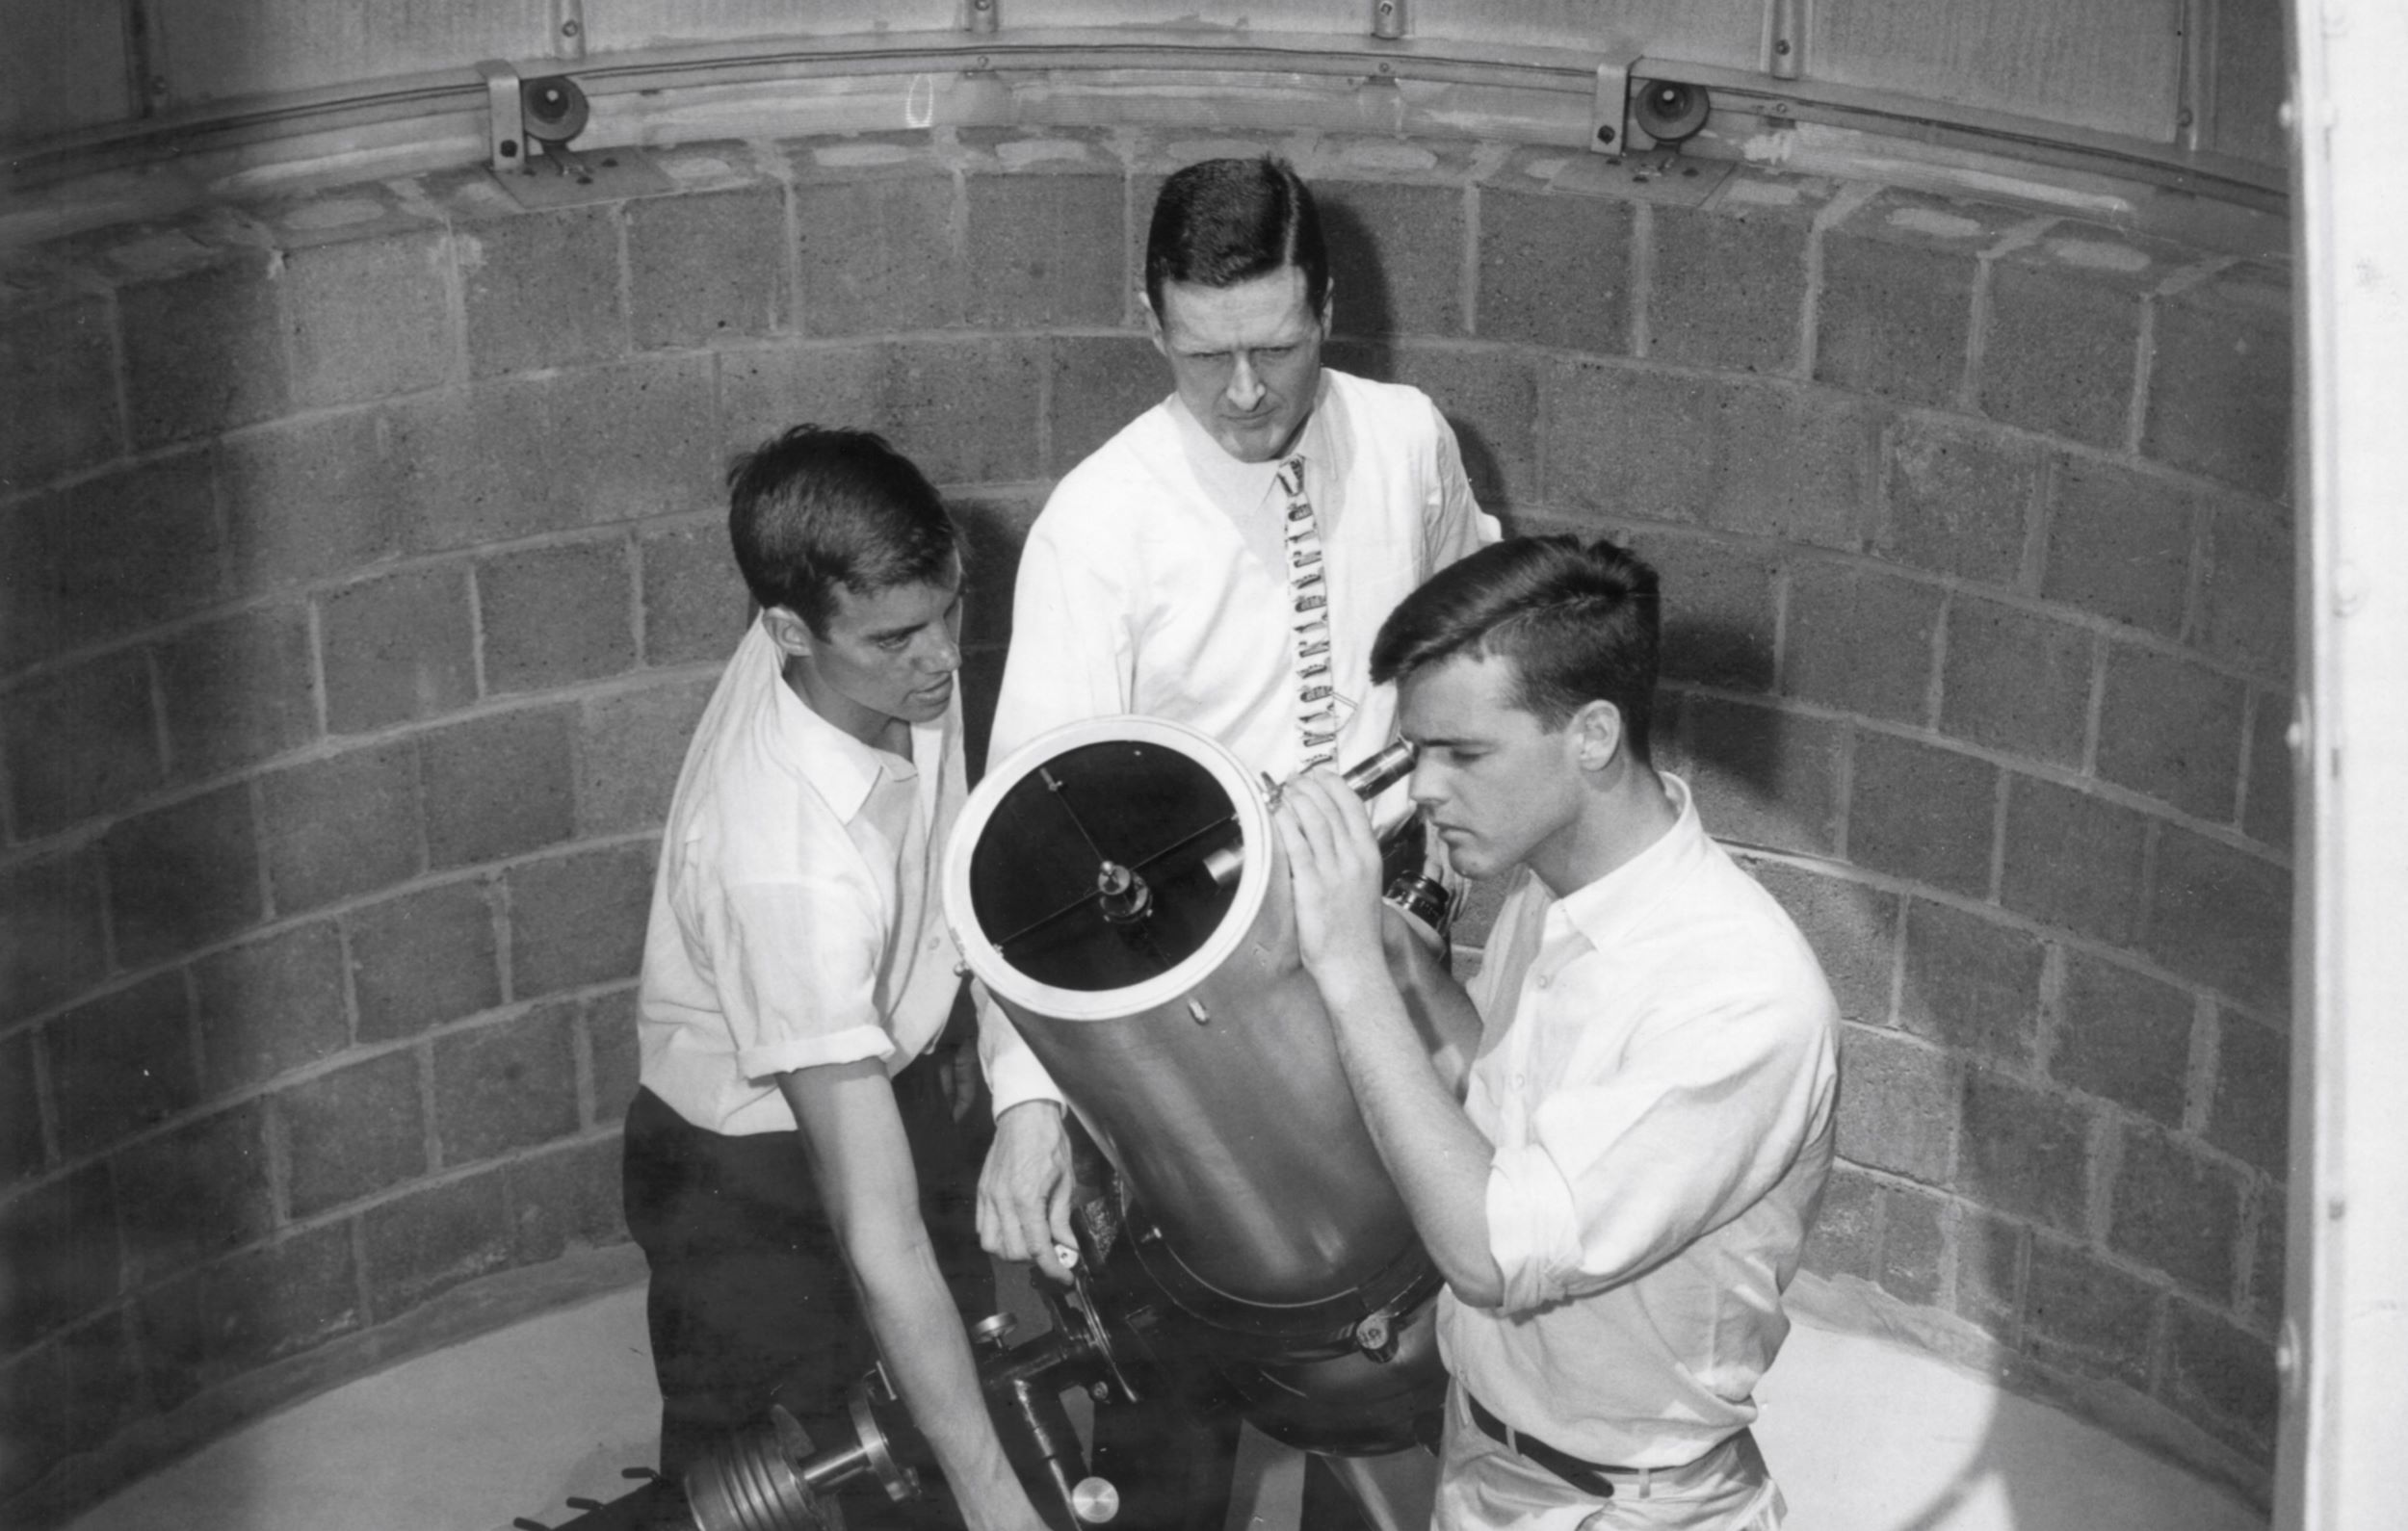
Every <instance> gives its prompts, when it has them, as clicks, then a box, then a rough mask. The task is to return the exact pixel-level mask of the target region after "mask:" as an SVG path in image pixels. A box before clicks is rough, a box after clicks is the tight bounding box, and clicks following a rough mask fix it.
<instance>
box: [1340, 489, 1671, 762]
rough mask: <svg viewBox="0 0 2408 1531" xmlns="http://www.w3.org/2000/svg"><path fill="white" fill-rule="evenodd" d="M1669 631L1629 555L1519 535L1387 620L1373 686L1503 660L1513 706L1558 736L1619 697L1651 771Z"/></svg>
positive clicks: (1631, 739)
mask: <svg viewBox="0 0 2408 1531" xmlns="http://www.w3.org/2000/svg"><path fill="white" fill-rule="evenodd" d="M1661 628H1662V600H1661V598H1660V597H1659V595H1658V593H1657V583H1656V571H1655V570H1654V569H1651V568H1649V567H1648V566H1647V564H1646V563H1645V562H1644V561H1642V560H1641V559H1639V558H1636V556H1634V555H1633V554H1632V553H1630V552H1629V551H1628V550H1627V549H1624V548H1620V547H1616V546H1615V545H1614V544H1613V543H1610V542H1608V541H1605V540H1603V539H1602V538H1601V539H1599V540H1598V541H1595V542H1592V543H1589V544H1587V545H1586V546H1583V545H1582V543H1581V541H1580V539H1579V538H1577V537H1571V536H1554V537H1514V538H1511V539H1508V540H1506V541H1504V542H1500V543H1497V544H1495V545H1494V546H1492V547H1486V548H1482V549H1480V550H1479V552H1477V553H1475V554H1472V555H1471V556H1470V557H1468V558H1463V559H1461V560H1460V561H1458V562H1455V563H1452V564H1449V565H1448V566H1447V567H1446V568H1444V569H1441V570H1439V571H1438V573H1436V574H1435V575H1433V576H1431V577H1430V579H1429V580H1428V581H1427V582H1426V584H1423V585H1422V587H1421V588H1420V589H1418V590H1415V591H1414V592H1413V593H1412V594H1411V595H1408V596H1406V597H1405V598H1404V600H1403V602H1402V603H1401V604H1400V605H1399V606H1398V608H1397V609H1396V610H1394V611H1391V612H1390V613H1388V620H1387V621H1385V622H1383V623H1381V624H1380V626H1379V636H1378V638H1377V639H1376V640H1375V641H1374V643H1373V645H1372V679H1373V680H1374V682H1385V681H1402V680H1404V679H1405V678H1407V677H1409V676H1410V675H1412V674H1413V672H1414V671H1416V670H1419V669H1422V668H1424V667H1425V666H1427V665H1431V664H1436V663H1440V662H1444V661H1446V660H1451V659H1454V658H1456V657H1458V656H1461V657H1465V658H1470V659H1474V660H1479V659H1484V658H1487V657H1489V656H1492V655H1493V656H1498V657H1501V658H1504V659H1507V660H1510V661H1511V662H1512V663H1513V675H1514V691H1513V698H1512V700H1513V705H1514V706H1516V707H1518V708H1520V709H1522V710H1523V711H1524V712H1527V713H1531V714H1536V716H1537V717H1538V719H1539V721H1540V722H1541V723H1543V724H1545V725H1546V726H1547V727H1548V728H1549V729H1551V730H1552V729H1559V728H1561V727H1563V725H1564V724H1566V723H1568V722H1570V721H1571V719H1572V715H1573V714H1575V713H1578V712H1579V711H1580V710H1581V709H1582V708H1583V707H1584V706H1586V705H1587V704H1588V703H1590V702H1592V701H1601V700H1602V701H1607V702H1611V703H1612V704H1613V705H1614V707H1615V709H1616V710H1617V711H1619V712H1620V713H1621V714H1622V738H1623V740H1624V741H1625V743H1626V744H1627V746H1628V747H1629V749H1630V752H1631V757H1632V758H1633V759H1634V760H1636V761H1637V762H1638V763H1639V764H1641V765H1647V764H1650V762H1651V756H1650V754H1649V750H1648V739H1647V733H1648V718H1649V714H1650V711H1651V708H1652V705H1653V701H1654V697H1655V691H1656V649H1657V643H1658V635H1659V632H1660V630H1661Z"/></svg>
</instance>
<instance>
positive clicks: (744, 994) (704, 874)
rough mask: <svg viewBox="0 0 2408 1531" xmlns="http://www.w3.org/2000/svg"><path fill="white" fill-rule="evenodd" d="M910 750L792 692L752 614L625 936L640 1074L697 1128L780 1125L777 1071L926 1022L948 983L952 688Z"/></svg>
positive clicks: (857, 1050) (956, 734)
mask: <svg viewBox="0 0 2408 1531" xmlns="http://www.w3.org/2000/svg"><path fill="white" fill-rule="evenodd" d="M911 754H912V758H911V760H909V761H905V760H903V758H901V757H900V756H896V755H892V754H888V753H886V752H885V751H882V750H878V749H875V748H873V747H871V746H870V745H868V744H864V743H862V742H861V741H860V740H856V739H854V738H853V737H852V736H851V735H849V734H847V733H845V732H844V731H843V730H841V729H839V728H837V727H836V726H835V725H834V724H832V723H830V722H828V721H827V720H826V719H824V718H823V717H821V716H820V715H819V714H817V713H814V712H813V711H812V710H811V709H810V708H809V707H808V706H806V705H805V704H804V703H803V701H802V698H801V697H799V696H798V695H797V694H795V692H794V690H793V689H792V688H789V687H788V686H787V685H786V682H785V679H784V676H783V674H782V670H781V656H780V655H779V653H778V650H777V646H776V644H775V643H774V642H773V641H772V639H771V637H770V636H769V632H768V630H767V629H766V628H765V627H764V626H763V625H762V624H761V623H759V622H758V621H756V622H755V623H754V624H753V626H752V628H751V630H750V631H749V632H747V633H746V635H745V638H744V641H743V642H742V643H741V644H740V645H738V647H737V650H736V655H735V658H734V659H732V660H731V661H729V662H728V665H727V669H726V671H725V673H724V674H722V675H721V676H720V684H719V688H718V689H717V690H716V691H714V692H713V693H712V696H711V701H710V705H709V706H708V707H706V708H705V709H704V711H703V714H702V720H701V722H700V723H699V724H698V725H696V727H695V730H694V741H693V743H692V744H691V745H689V746H688V748H687V751H686V764H685V766H684V768H683V770H681V771H680V772H679V775H678V779H677V791H676V794H675V796H674V798H673V799H672V800H671V802H670V805H669V813H668V828H667V834H666V835H665V836H664V837H663V842H662V847H661V865H660V869H659V872H658V873H657V875H656V877H655V879H654V882H653V888H652V911H651V918H650V921H649V923H648V925H647V926H646V929H645V932H644V952H643V977H642V981H641V986H640V988H639V991H638V1004H637V1011H638V1019H637V1028H638V1035H639V1039H640V1041H641V1050H642V1063H641V1077H642V1080H643V1083H644V1084H645V1085H646V1086H648V1087H649V1088H650V1089H651V1090H652V1092H653V1093H654V1094H656V1095H658V1096H660V1097H661V1099H662V1100H663V1101H665V1102H667V1103H668V1105H669V1106H670V1107H671V1108H672V1109H674V1110H675V1111H676V1112H677V1114H678V1115H679V1116H681V1117H683V1118H685V1119H686V1120H687V1121H688V1122H690V1123H692V1124H694V1126H696V1127H699V1128H704V1129H708V1130H711V1131H715V1132H722V1133H727V1134H730V1135H743V1134H747V1133H755V1132H772V1131H781V1130H791V1129H793V1128H794V1126H795V1118H794V1112H793V1111H792V1110H791V1109H790V1108H789V1107H788V1106H787V1104H786V1100H785V1097H784V1096H782V1095H781V1094H780V1093H779V1092H778V1089H777V1083H776V1076H777V1075H779V1074H782V1073H785V1072H787V1071H789V1070H793V1069H804V1068H811V1067H814V1066H816V1065H821V1064H830V1063H849V1062H853V1061H857V1060H859V1059H863V1058H880V1059H883V1060H885V1062H886V1065H887V1068H888V1070H889V1071H890V1072H892V1071H898V1070H900V1069H902V1068H903V1065H905V1064H907V1063H909V1062H910V1061H911V1060H912V1059H913V1058H915V1057H917V1056H918V1055H919V1054H920V1053H921V1052H922V1051H926V1050H927V1049H928V1048H929V1047H930V1046H932V1045H933V1044H934V1042H935V1040H936V1037H937V1035H938V1034H939V1033H940V1032H941V1031H943V1029H944V1026H945V1020H946V1016H947V1013H948V1012H949V1011H950V1009H951V1008H952V1005H953V1001H954V997H955V993H956V991H957V990H958V989H959V987H960V983H961V979H960V975H959V973H958V971H957V967H956V961H957V959H956V955H955V947H954V943H953V937H952V935H951V934H950V933H949V932H948V930H947V929H946V926H945V921H944V911H943V909H942V907H941V900H940V899H938V898H937V897H936V888H937V877H938V869H939V866H940V864H941V859H942V857H943V854H944V845H945V838H946V835H947V833H948V832H949V831H950V830H951V829H952V827H953V822H954V819H955V816H956V815H957V814H958V813H959V811H960V808H961V801H962V797H963V794H964V791H965V778H964V772H963V768H962V754H961V703H960V699H959V696H958V693H956V695H955V701H954V704H953V706H952V707H951V708H950V709H948V710H947V712H946V714H945V716H944V717H943V718H942V719H940V720H939V721H938V722H936V723H932V724H927V725H922V726H918V727H915V728H913V729H912V730H911Z"/></svg>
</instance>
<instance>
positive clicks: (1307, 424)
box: [1170, 367, 1336, 516]
mask: <svg viewBox="0 0 2408 1531" xmlns="http://www.w3.org/2000/svg"><path fill="white" fill-rule="evenodd" d="M1328 406H1329V369H1328V368H1327V367H1323V368H1322V371H1321V378H1320V380H1319V381H1318V382H1316V383H1315V384H1314V388H1313V412H1312V413H1311V414H1309V415H1307V416H1305V417H1304V428H1303V429H1302V430H1300V431H1298V432H1297V433H1296V445H1295V447H1293V448H1292V449H1290V451H1289V452H1288V454H1287V455H1288V456H1290V457H1293V456H1296V455H1299V454H1301V455H1302V456H1303V458H1304V459H1305V460H1306V461H1307V462H1309V463H1312V464H1314V465H1315V467H1316V469H1317V470H1318V471H1320V472H1322V473H1326V472H1328V471H1329V470H1331V469H1332V468H1334V467H1335V466H1336V464H1335V462H1334V461H1333V460H1332V459H1331V456H1330V442H1329V433H1328V431H1327V430H1326V429H1325V428H1323V422H1325V421H1326V420H1327V419H1328V416H1329V407H1328ZM1170 418H1171V420H1172V422H1173V423H1174V424H1176V426H1177V427H1178V430H1179V446H1180V449H1181V450H1182V451H1183V452H1185V453H1186V454H1187V459H1188V467H1189V468H1190V470H1191V471H1192V472H1193V473H1194V475H1195V481H1196V482H1197V483H1199V484H1201V485H1202V486H1203V489H1204V494H1205V497H1206V498H1208V499H1210V500H1211V501H1212V502H1213V504H1215V505H1217V506H1220V507H1221V509H1222V510H1224V511H1226V512H1228V513H1229V514H1230V515H1232V516H1237V515H1240V514H1243V512H1245V511H1249V510H1252V509H1253V508H1254V507H1255V506H1259V505H1261V504H1262V503H1263V499H1264V497H1265V496H1267V495H1269V493H1270V492H1271V480H1272V479H1273V478H1274V477H1275V476H1276V475H1277V474H1278V472H1279V465H1280V463H1282V462H1284V461H1286V460H1287V459H1286V457H1273V458H1271V459H1270V460H1269V462H1240V461H1239V460H1238V459H1237V458H1235V457H1233V456H1231V455H1229V454H1228V452H1227V451H1225V450H1224V449H1223V448H1222V447H1221V444H1220V443H1219V442H1217V441H1215V440H1214V439H1213V438H1212V434H1211V432H1209V431H1207V430H1206V429H1205V428H1204V427H1203V424H1202V422H1200V421H1198V420H1197V419H1196V418H1195V416H1194V415H1192V414H1191V413H1190V412H1189V410H1188V405H1187V402H1186V401H1185V400H1183V399H1181V398H1180V397H1179V396H1178V395H1177V394H1176V393H1174V394H1172V395H1171V396H1170Z"/></svg>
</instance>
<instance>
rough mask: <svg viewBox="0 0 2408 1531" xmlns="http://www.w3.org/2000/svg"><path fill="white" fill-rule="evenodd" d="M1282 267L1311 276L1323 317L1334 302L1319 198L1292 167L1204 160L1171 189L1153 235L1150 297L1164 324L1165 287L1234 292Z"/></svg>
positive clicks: (1173, 180)
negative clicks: (1174, 285)
mask: <svg viewBox="0 0 2408 1531" xmlns="http://www.w3.org/2000/svg"><path fill="white" fill-rule="evenodd" d="M1282 266H1294V267H1296V268H1297V269H1298V270H1300V271H1301V272H1304V300H1305V302H1306V303H1307V305H1309V306H1310V307H1311V309H1312V311H1313V313H1314V315H1315V317H1317V318H1318V317H1319V316H1320V314H1321V311H1322V304H1323V303H1324V302H1326V301H1327V300H1328V298H1329V252H1328V250H1327V249H1325V248H1324V247H1322V216H1321V211H1320V209H1318V208H1316V207H1315V206H1314V205H1313V193H1312V191H1311V189H1310V188H1308V187H1306V186H1305V184H1304V182H1303V180H1302V178H1301V177H1299V176H1298V175H1297V174H1296V167H1294V166H1292V165H1290V164H1289V163H1288V162H1287V161H1286V160H1283V159H1280V158H1277V157H1276V156H1274V155H1269V154H1266V155H1264V156H1263V157H1262V158H1261V159H1258V160H1204V161H1201V162H1199V163H1197V164H1194V165H1191V166H1189V167H1187V168H1186V169H1182V170H1179V171H1176V172H1174V173H1173V174H1172V175H1171V177H1170V179H1168V180H1166V181H1165V182H1164V183H1163V190H1162V195H1159V196H1157V197H1155V198H1154V221H1153V223H1152V225H1151V226H1150V227H1148V228H1147V230H1146V234H1145V298H1146V300H1147V301H1148V302H1150V303H1152V304H1153V305H1154V313H1155V315H1156V317H1158V318H1159V317H1160V316H1161V314H1162V311H1163V284H1164V283H1165V282H1191V283H1193V284H1195V285H1196V286H1198V287H1234V286H1236V285H1237V284H1238V283H1240V282H1244V281H1251V280H1253V279H1254V278H1255V277H1257V276H1268V275H1269V274H1270V273H1271V272H1275V271H1277V270H1279V268H1281V267H1282Z"/></svg>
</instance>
